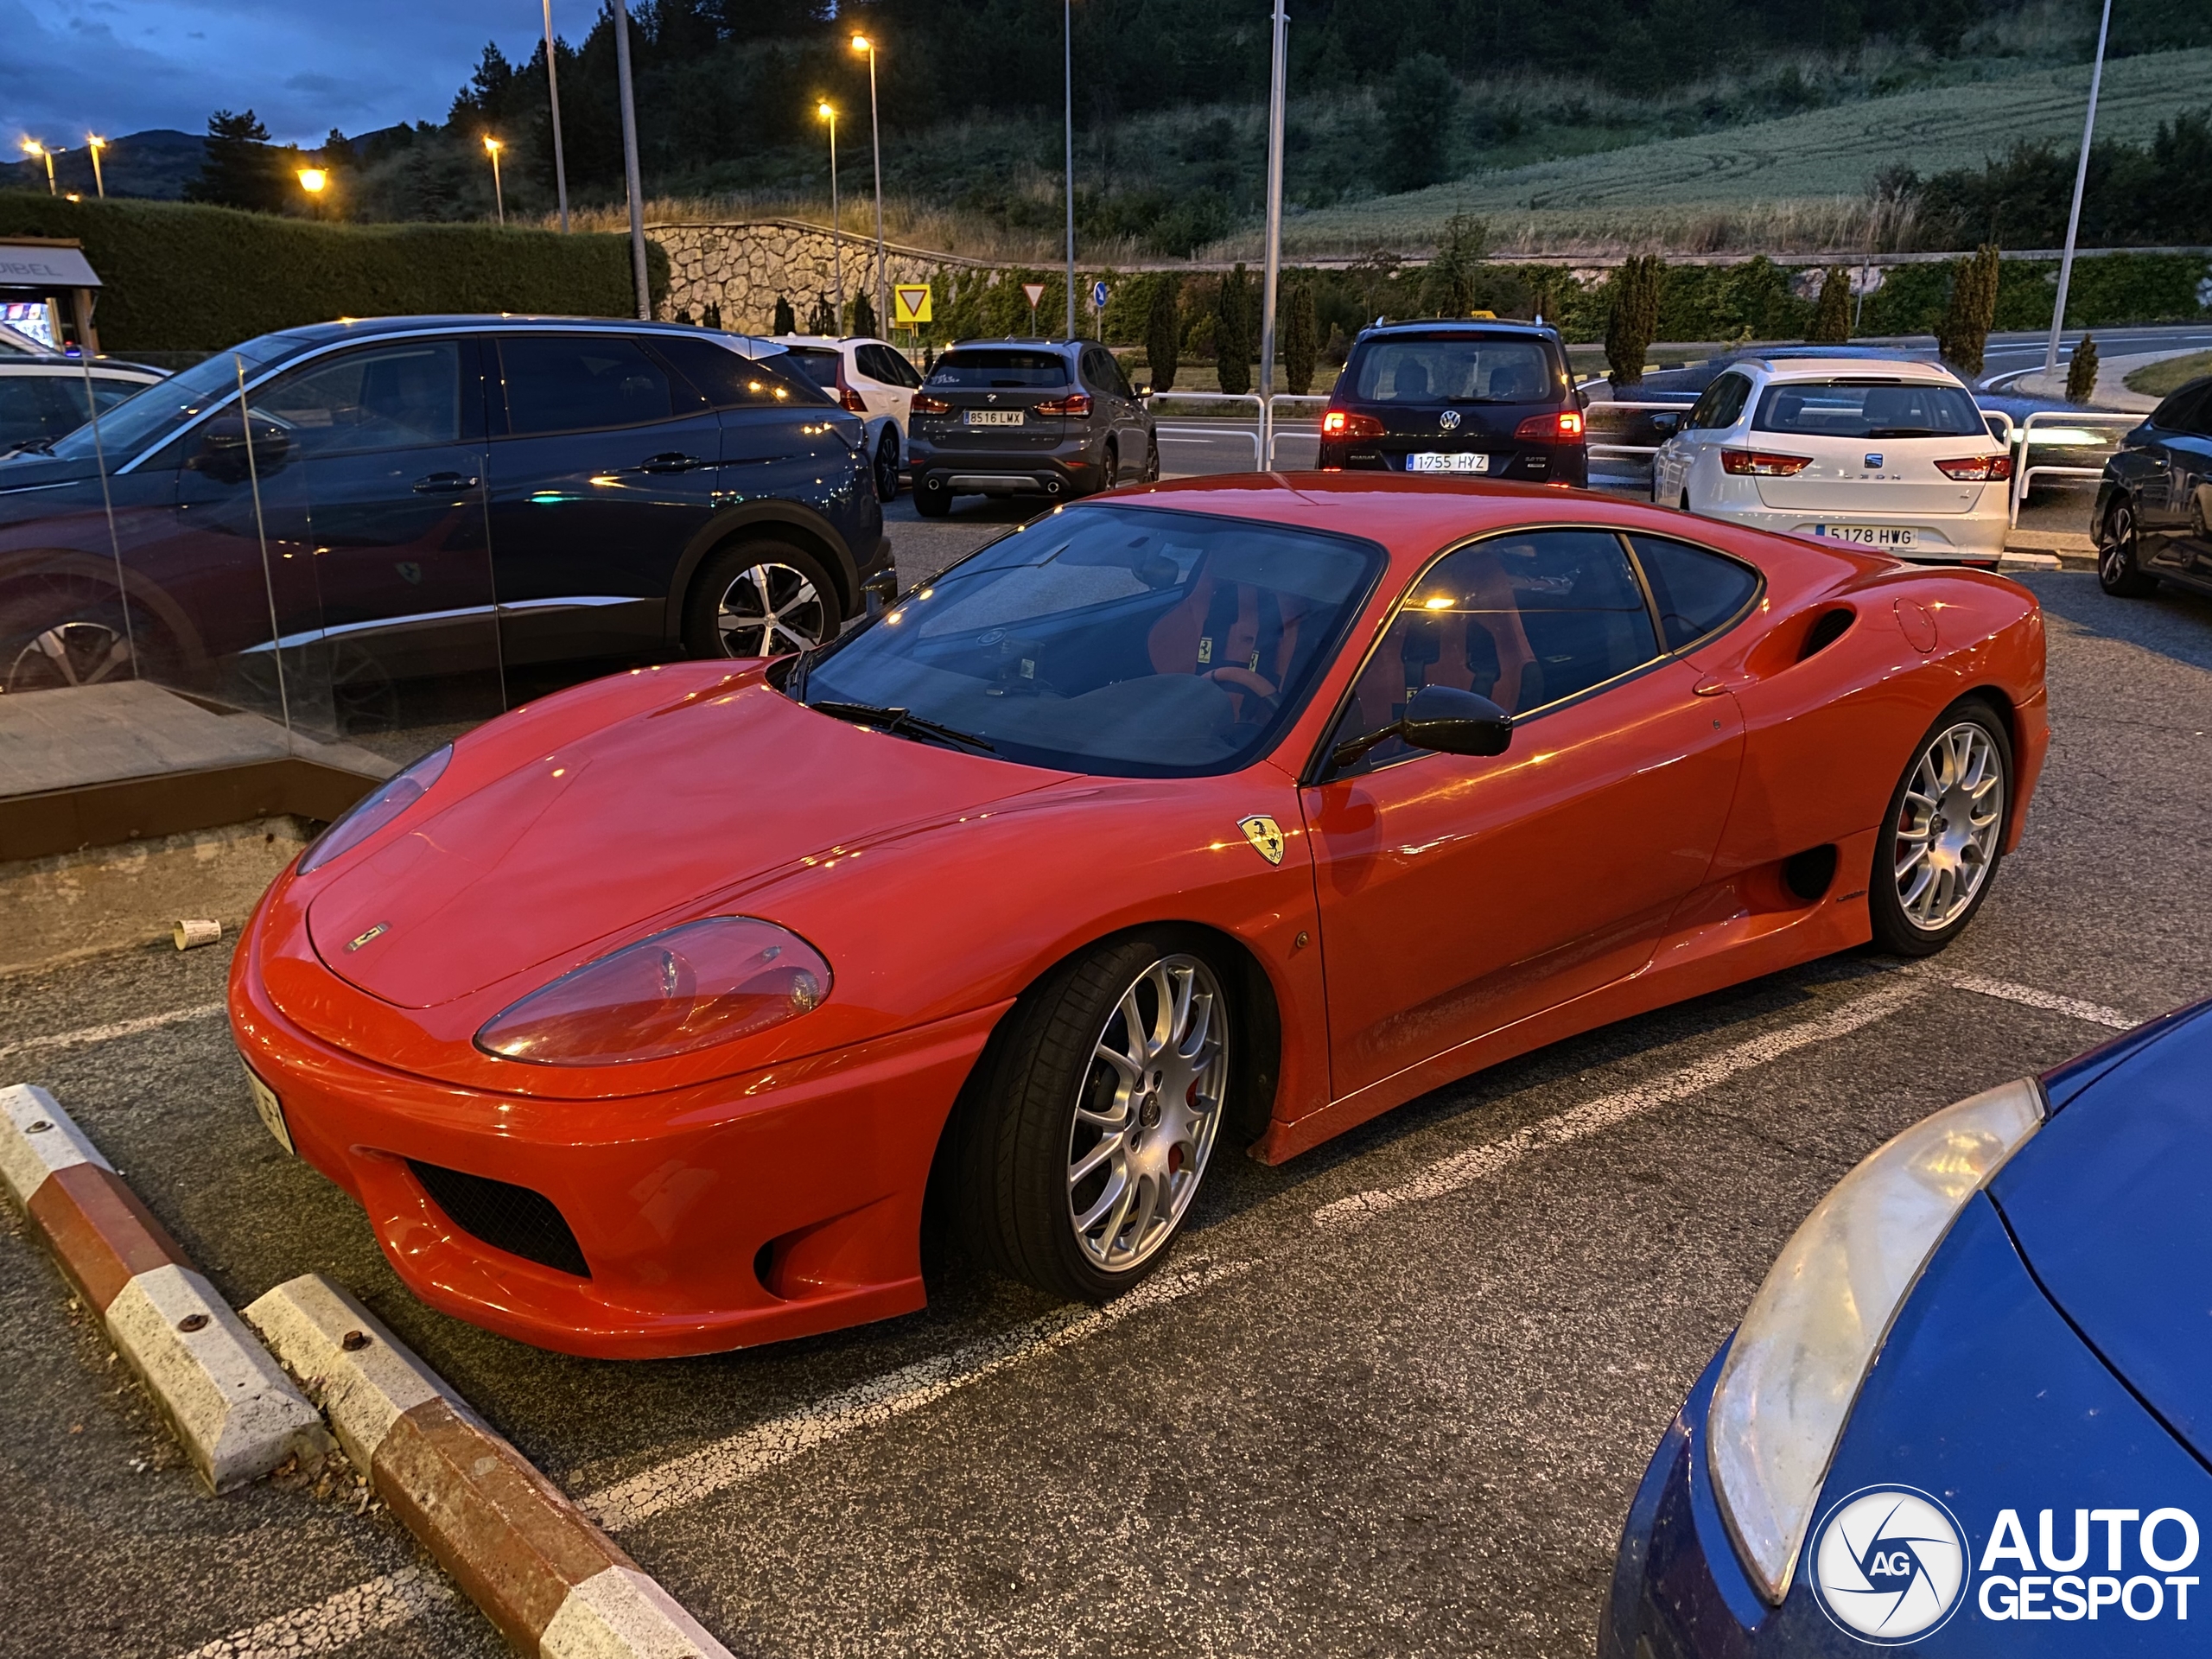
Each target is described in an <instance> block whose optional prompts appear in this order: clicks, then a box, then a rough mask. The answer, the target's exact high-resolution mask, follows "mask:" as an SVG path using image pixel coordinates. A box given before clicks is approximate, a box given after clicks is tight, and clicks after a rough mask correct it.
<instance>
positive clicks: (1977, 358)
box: [1936, 242, 1998, 377]
mask: <svg viewBox="0 0 2212 1659" xmlns="http://www.w3.org/2000/svg"><path fill="white" fill-rule="evenodd" d="M1997 270H1998V253H1997V248H1996V246H1995V245H1994V244H1993V243H1988V242H1985V243H1983V244H1982V245H1980V247H1979V248H1977V249H1975V250H1974V253H1973V254H1972V256H1971V257H1968V258H1967V259H1966V260H1964V261H1962V262H1961V264H1960V265H1959V267H1958V270H1957V273H1956V275H1955V276H1954V277H1952V279H1951V301H1950V304H1949V306H1948V308H1946V309H1945V311H1944V313H1943V322H1942V327H1940V328H1938V329H1937V330H1936V345H1937V346H1938V347H1939V348H1941V350H1942V353H1943V360H1944V361H1945V362H1946V363H1948V364H1949V365H1951V366H1952V367H1953V368H1955V369H1956V370H1957V371H1958V372H1960V373H1961V374H1962V375H1966V376H1968V377H1971V376H1974V375H1978V374H1980V372H1981V359H1982V348H1983V346H1985V345H1986V344H1987V342H1988V340H1989V327H1990V325H1991V324H1992V323H1993V322H1994V321H1996V320H1997Z"/></svg>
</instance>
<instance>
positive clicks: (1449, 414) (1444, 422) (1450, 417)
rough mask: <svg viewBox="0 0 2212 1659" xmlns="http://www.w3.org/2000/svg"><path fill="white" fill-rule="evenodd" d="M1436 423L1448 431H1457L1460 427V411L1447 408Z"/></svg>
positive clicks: (1437, 418)
mask: <svg viewBox="0 0 2212 1659" xmlns="http://www.w3.org/2000/svg"><path fill="white" fill-rule="evenodd" d="M1436 423H1437V424H1438V425H1439V426H1440V427H1442V428H1443V429H1445V430H1446V432H1457V431H1458V430H1459V410H1456V409H1447V410H1445V411H1444V412H1443V413H1442V414H1441V415H1440V416H1437V417H1436Z"/></svg>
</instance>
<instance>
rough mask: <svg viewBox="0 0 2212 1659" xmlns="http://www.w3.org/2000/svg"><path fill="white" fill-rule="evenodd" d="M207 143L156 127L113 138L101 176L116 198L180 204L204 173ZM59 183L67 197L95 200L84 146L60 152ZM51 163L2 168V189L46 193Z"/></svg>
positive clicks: (31, 162) (33, 161)
mask: <svg viewBox="0 0 2212 1659" xmlns="http://www.w3.org/2000/svg"><path fill="white" fill-rule="evenodd" d="M206 147H207V146H206V141H205V140H204V139H202V138H201V137H200V135H199V134H197V133H192V132H178V131H176V130H174V129H173V128H169V127H154V128H150V129H149V130H147V131H144V132H134V133H131V134H130V135H129V136H127V137H122V138H111V139H110V140H109V141H108V143H107V146H106V148H105V149H102V150H101V151H100V173H101V175H102V176H103V177H104V178H105V180H106V181H107V193H108V194H110V195H111V196H151V197H155V198H156V199H158V200H163V201H175V200H178V199H179V198H180V197H181V196H182V195H183V194H184V181H186V180H187V179H188V178H191V177H192V176H193V175H194V174H196V173H198V172H199V171H200V156H202V154H203V153H204V152H205V150H206ZM54 183H55V184H56V185H57V186H59V187H60V189H61V190H62V191H63V193H64V194H67V193H68V192H70V191H74V192H76V193H77V194H79V195H83V196H89V195H91V194H92V152H91V151H90V150H88V149H85V148H84V146H83V145H82V144H79V145H78V146H77V147H76V148H74V149H67V150H62V151H59V152H57V153H56V154H55V156H54ZM45 188H46V163H45V162H42V161H40V160H39V159H37V158H36V157H35V156H34V157H33V158H32V159H30V160H29V161H27V162H14V163H12V164H10V165H5V166H0V189H8V190H43V189H45Z"/></svg>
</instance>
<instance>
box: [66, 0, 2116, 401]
mask: <svg viewBox="0 0 2212 1659" xmlns="http://www.w3.org/2000/svg"><path fill="white" fill-rule="evenodd" d="M2111 27H2112V0H2105V9H2104V16H2103V17H2102V18H2101V20H2100V22H2098V24H2097V60H2096V63H2095V65H2094V67H2092V68H2091V69H2090V71H2089V112H2088V116H2087V117H2085V118H2083V120H2082V159H2081V160H2080V161H2079V162H2077V163H2075V168H2074V206H2073V207H2072V209H2071V210H2070V211H2069V213H2067V215H2066V251H2065V252H2064V253H2063V254H2062V255H2061V256H2060V257H2059V261H2058V295H2057V298H2056V302H2055V304H2054V307H2053V309H2052V311H2051V314H2050V344H2048V345H2047V346H2044V352H2043V372H2044V373H2045V374H2056V373H2057V372H2058V334H2059V331H2060V330H2061V329H2063V328H2064V327H2066V290H2067V289H2069V287H2071V286H2072V285H2073V282H2074V237H2075V232H2077V231H2079V230H2080V229H2081V228H2082V189H2083V188H2084V187H2085V186H2087V185H2088V181H2089V140H2090V139H2091V138H2092V137H2094V136H2095V133H2096V130H2097V83H2098V82H2100V81H2101V80H2102V79H2104V78H2105V33H2106V31H2107V30H2108V29H2111ZM47 165H48V167H49V168H50V167H52V166H53V165H54V163H53V162H48V163H47Z"/></svg>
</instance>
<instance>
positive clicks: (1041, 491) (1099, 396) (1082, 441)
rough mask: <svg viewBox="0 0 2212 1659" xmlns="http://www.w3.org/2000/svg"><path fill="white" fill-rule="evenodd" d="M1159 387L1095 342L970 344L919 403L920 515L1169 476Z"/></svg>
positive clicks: (914, 425)
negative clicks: (958, 503)
mask: <svg viewBox="0 0 2212 1659" xmlns="http://www.w3.org/2000/svg"><path fill="white" fill-rule="evenodd" d="M1148 390H1149V389H1148V388H1139V387H1135V386H1132V385H1130V384H1129V381H1128V376H1126V375H1124V374H1123V373H1122V365H1120V364H1118V363H1116V361H1115V360H1114V354H1113V353H1111V352H1109V351H1108V350H1107V349H1106V348H1105V347H1104V346H1100V345H1098V344H1096V342H1094V341H1090V340H962V341H961V342H960V343H959V344H958V345H957V346H952V347H950V349H949V350H948V351H946V353H945V354H944V356H943V357H941V358H939V359H938V360H937V366H936V367H935V368H934V369H932V370H931V372H930V375H929V378H927V379H926V380H925V381H923V383H922V387H921V390H920V391H917V392H916V393H915V394H914V401H913V404H912V411H911V417H910V419H909V422H908V424H907V429H906V457H907V464H908V466H909V467H910V468H911V469H912V474H913V479H914V506H915V508H916V510H917V511H918V512H920V513H921V514H922V515H923V516H924V517H925V518H938V517H941V516H942V515H944V513H947V512H950V511H951V510H952V498H953V497H954V496H956V495H959V494H963V493H980V494H983V495H1041V496H1045V497H1046V498H1048V499H1052V500H1066V499H1072V498H1073V497H1076V496H1078V495H1088V494H1090V493H1091V492H1092V491H1093V490H1109V489H1111V488H1113V487H1114V486H1115V485H1116V484H1120V483H1123V482H1127V481H1131V480H1141V481H1147V482H1148V481H1150V480H1154V479H1156V478H1158V477H1159V476H1160V442H1159V439H1158V438H1157V437H1156V436H1155V435H1154V431H1153V425H1152V413H1151V411H1150V410H1147V408H1146V407H1145V404H1144V399H1145V397H1146V395H1147V391H1148Z"/></svg>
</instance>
